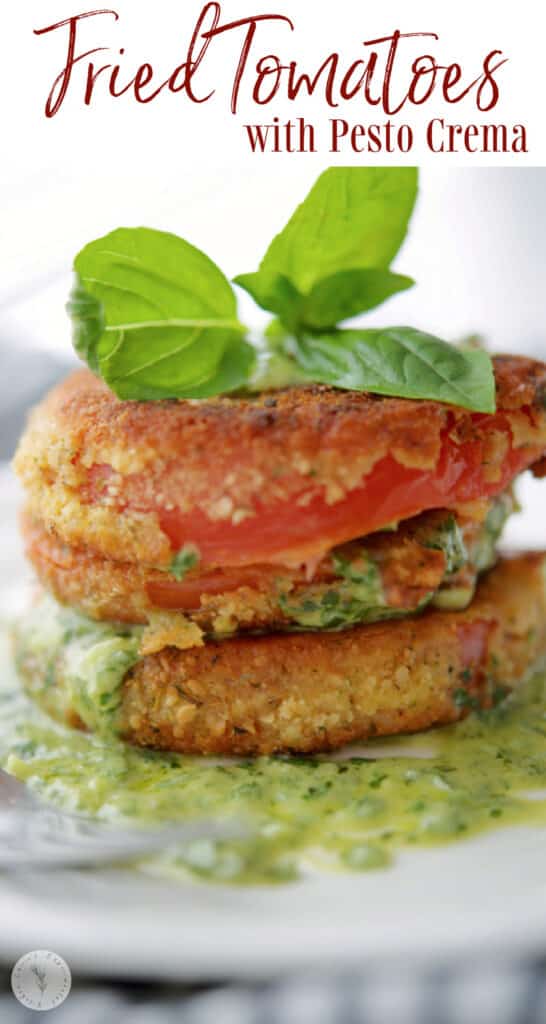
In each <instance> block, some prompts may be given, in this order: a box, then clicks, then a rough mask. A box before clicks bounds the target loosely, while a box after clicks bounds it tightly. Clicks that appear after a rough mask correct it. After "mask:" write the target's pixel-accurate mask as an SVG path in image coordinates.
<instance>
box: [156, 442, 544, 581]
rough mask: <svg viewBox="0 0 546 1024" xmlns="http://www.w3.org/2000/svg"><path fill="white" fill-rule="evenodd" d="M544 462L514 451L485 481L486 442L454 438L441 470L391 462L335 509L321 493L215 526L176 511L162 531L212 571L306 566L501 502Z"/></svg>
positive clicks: (163, 516)
mask: <svg viewBox="0 0 546 1024" xmlns="http://www.w3.org/2000/svg"><path fill="white" fill-rule="evenodd" d="M536 458H537V455H536V452H535V453H534V454H531V453H530V451H529V449H513V448H510V449H509V450H508V453H507V456H506V458H505V460H504V463H503V466H502V470H501V474H500V477H499V478H498V479H497V480H495V481H494V482H491V481H487V480H486V479H485V478H484V467H483V464H482V445H481V442H479V441H478V442H470V443H467V444H465V445H464V446H461V445H457V444H455V443H454V442H453V441H450V439H449V438H446V439H445V440H444V444H443V447H442V451H441V456H440V459H439V462H438V465H437V466H436V468H435V469H434V470H419V469H409V468H407V467H406V466H402V465H400V463H398V462H397V461H396V460H395V459H394V458H393V457H392V456H390V455H389V456H387V457H386V458H384V459H381V461H380V462H378V463H377V464H376V466H375V467H374V468H373V469H372V471H371V472H370V473H369V474H368V476H367V477H366V478H365V480H364V481H363V482H362V484H361V485H360V487H357V488H355V489H354V490H352V491H351V492H350V494H348V495H347V497H346V498H345V499H344V500H343V501H340V502H337V503H336V504H334V505H328V504H327V503H326V501H325V499H324V497H323V496H322V495H320V494H317V495H316V496H314V497H312V498H311V500H310V501H309V502H308V503H307V504H305V505H302V506H300V505H298V504H295V503H288V502H284V503H282V502H279V503H277V504H276V505H268V506H267V507H264V506H262V505H260V504H259V503H256V506H255V507H256V514H255V516H253V517H251V518H248V519H246V520H244V521H243V522H242V523H238V524H233V523H231V522H229V521H226V520H221V521H217V522H213V521H211V520H210V519H208V517H207V516H205V515H204V514H203V513H202V512H200V511H199V510H192V512H190V513H189V514H187V515H183V514H181V513H180V512H179V511H177V510H176V509H174V510H169V511H167V510H161V511H160V524H161V528H162V530H163V531H164V532H165V533H166V534H167V536H168V537H169V539H170V541H171V543H172V545H173V548H175V549H179V548H180V547H182V546H183V544H185V543H187V542H189V541H191V542H192V543H194V544H196V545H197V547H198V548H199V550H200V552H201V559H202V562H203V563H205V564H208V565H222V566H235V565H251V564H253V563H256V562H277V563H280V564H286V565H298V564H301V563H302V562H305V561H306V560H308V559H313V558H316V557H321V556H322V555H324V554H325V553H326V552H327V551H329V550H330V549H331V548H332V547H334V546H336V545H338V544H342V543H344V542H346V541H348V540H352V539H354V538H355V537H360V536H364V535H366V534H368V533H373V532H374V531H375V530H379V529H381V528H383V527H385V526H387V525H388V524H389V523H392V522H398V521H399V520H402V519H409V518H410V517H411V516H414V515H418V514H419V513H420V512H423V511H425V510H427V509H431V508H452V507H454V506H456V505H461V504H465V503H467V502H471V501H476V500H477V499H480V498H488V497H493V496H494V495H495V494H498V493H500V492H501V491H503V490H504V489H505V488H506V487H507V486H508V484H509V483H510V481H511V480H512V479H513V478H514V476H515V475H516V474H517V473H519V472H521V470H523V469H524V468H526V467H527V466H528V465H530V464H531V463H532V462H533V461H535V459H536Z"/></svg>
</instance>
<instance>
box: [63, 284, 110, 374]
mask: <svg viewBox="0 0 546 1024" xmlns="http://www.w3.org/2000/svg"><path fill="white" fill-rule="evenodd" d="M66 311H67V313H68V315H69V317H70V319H71V320H72V343H73V345H74V348H75V349H76V352H77V353H78V355H79V357H80V359H83V360H84V362H86V363H88V364H89V367H90V368H91V369H92V370H93V372H94V373H98V372H99V362H98V358H97V344H98V341H99V338H100V336H101V334H102V332H103V331H104V328H105V326H106V325H105V323H104V313H103V309H102V306H101V304H100V302H99V301H98V299H95V298H93V296H92V295H89V293H88V292H86V291H85V288H83V287H82V285H81V284H80V282H79V280H76V282H75V283H74V287H73V288H72V291H71V292H70V298H69V300H68V302H67V304H66Z"/></svg>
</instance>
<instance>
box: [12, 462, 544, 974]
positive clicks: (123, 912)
mask: <svg viewBox="0 0 546 1024" xmlns="http://www.w3.org/2000/svg"><path fill="white" fill-rule="evenodd" d="M525 491H526V492H527V493H526V495H525V499H524V500H525V501H530V502H533V503H534V510H535V511H534V515H533V516H531V514H527V515H526V516H523V517H521V518H520V519H519V521H518V520H516V521H515V523H514V524H513V525H511V527H510V533H509V540H510V543H511V544H517V543H518V542H519V543H525V544H526V545H527V546H540V544H541V535H542V532H543V529H542V522H541V519H542V516H541V513H540V508H541V500H542V499H541V497H540V491H539V490H538V486H537V485H534V484H533V483H532V482H527V481H526V482H525ZM0 497H1V499H2V500H1V507H2V513H3V514H2V523H1V525H0V582H1V586H0V614H1V613H2V611H3V610H5V609H13V606H14V604H15V603H16V601H17V599H18V598H17V596H18V594H20V592H21V588H22V584H24V582H25V580H28V578H29V575H30V574H29V571H28V569H26V568H25V565H24V562H23V559H22V555H21V550H20V545H19V543H18V539H17V530H16V526H15V507H16V504H17V500H18V499H17V492H16V488H15V486H14V484H13V482H12V481H11V479H10V478H9V476H8V475H7V474H6V473H5V472H4V473H0ZM530 507H532V506H530ZM542 507H543V505H542ZM545 947H546V831H544V830H538V829H529V828H520V829H515V828H514V829H510V830H506V831H504V832H503V831H499V832H496V833H493V834H490V835H487V836H485V837H480V838H478V839H474V840H470V841H467V842H461V843H458V844H456V845H452V846H450V847H446V848H444V849H438V850H420V851H412V852H411V853H409V852H408V853H404V854H402V855H401V856H400V857H399V859H398V861H397V863H396V865H395V867H393V868H391V869H389V870H386V871H378V872H372V873H370V874H364V875H356V874H355V875H332V876H322V875H314V876H309V877H307V878H306V879H304V880H303V881H301V882H299V883H296V884H290V885H286V886H279V887H277V886H276V887H271V888H270V887H260V888H258V887H251V888H231V887H227V886H217V885H205V884H202V883H198V882H195V883H193V882H187V883H183V884H176V885H174V884H170V883H166V882H163V881H156V880H155V879H152V878H147V877H144V876H141V875H135V874H130V873H127V872H121V871H104V872H100V873H99V872H67V871H64V872H62V873H60V872H59V873H56V874H55V873H50V874H49V875H46V874H44V873H39V874H38V873H36V874H33V875H22V874H21V875H20V876H17V877H11V878H4V879H2V880H1V881H0V957H1V958H2V959H6V960H8V961H9V960H15V959H16V958H17V957H18V956H19V955H20V954H21V952H24V951H27V950H31V949H36V948H42V949H43V948H49V949H53V950H55V951H56V952H58V953H60V954H61V955H62V956H64V957H65V959H66V960H67V961H68V963H69V964H70V966H71V967H72V968H73V969H74V970H77V971H79V972H100V973H101V974H103V975H108V974H112V975H114V974H115V975H123V976H125V977H128V976H136V977H138V978H150V979H151V978H165V979H182V980H196V979H200V978H209V979H210V978H225V977H228V976H229V977H238V978H248V977H268V976H272V975H274V974H276V973H278V972H279V971H282V970H286V969H296V968H299V967H309V966H312V967H320V966H323V965H324V966H328V967H330V968H333V967H338V968H347V967H349V966H354V965H356V964H362V963H363V962H365V961H366V962H370V961H372V960H373V961H377V960H381V961H382V962H383V963H384V962H386V961H388V960H389V959H390V958H402V959H403V960H404V961H405V962H407V961H408V960H409V959H414V958H419V959H423V958H425V959H427V960H431V959H432V958H434V959H438V958H444V957H448V956H449V957H452V956H459V955H460V956H463V955H464V956H467V955H473V954H478V953H482V952H485V951H487V952H490V953H493V952H504V953H507V954H510V955H516V954H520V953H522V954H523V953H529V952H531V953H537V954H538V953H540V952H543V951H544V948H545Z"/></svg>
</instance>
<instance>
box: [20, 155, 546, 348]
mask: <svg viewBox="0 0 546 1024" xmlns="http://www.w3.org/2000/svg"><path fill="white" fill-rule="evenodd" d="M316 174H317V169H316V168H315V167H310V166H308V167H307V168H304V167H303V165H299V166H294V169H290V170H288V169H287V168H286V167H279V169H277V170H273V169H271V166H270V165H269V166H264V167H263V168H262V169H261V170H260V173H259V174H257V173H255V172H254V171H253V170H252V169H251V168H250V167H249V166H248V165H246V166H245V167H234V166H229V167H228V168H225V169H221V168H213V167H208V166H203V165H200V166H199V167H197V168H196V167H188V168H186V169H184V168H181V169H180V170H178V169H177V170H176V173H175V172H174V171H173V169H172V168H163V169H162V171H161V173H159V172H158V173H157V174H154V175H153V176H152V175H151V174H143V173H140V174H139V173H138V170H136V171H135V173H134V174H133V175H132V176H131V178H130V180H128V179H127V176H126V173H125V171H123V172H122V171H120V172H119V173H116V171H115V168H114V169H112V168H108V170H107V171H104V172H103V176H102V177H101V176H100V175H97V174H94V175H93V176H92V177H90V176H88V175H86V174H85V173H82V174H81V175H79V176H78V177H77V178H76V177H73V178H72V177H69V176H67V177H66V178H64V177H63V173H62V170H60V171H59V173H58V174H56V175H55V176H53V175H51V177H50V178H47V177H46V178H39V179H38V178H36V179H35V180H34V181H29V180H28V178H27V179H25V180H21V181H20V182H12V183H11V184H10V186H9V187H8V194H7V195H6V194H5V190H4V201H5V202H6V206H5V207H4V210H3V214H2V245H1V251H0V317H1V320H0V352H1V349H3V348H4V347H5V346H8V345H10V346H14V345H15V346H17V347H18V348H19V347H21V346H32V347H36V346H37V347H39V348H42V349H47V350H51V351H56V352H59V353H61V352H64V353H66V354H68V353H69V352H70V329H69V323H68V320H67V317H66V314H65V312H64V303H65V301H66V298H67V294H68V290H69V287H70V268H71V262H72V259H73V256H74V255H75V253H76V252H77V251H78V249H79V248H81V246H82V245H84V244H85V243H86V242H87V241H89V240H90V239H91V238H96V237H98V236H100V235H101V234H103V233H105V232H107V231H109V230H111V229H112V228H114V227H117V226H119V225H138V224H147V225H150V226H153V227H157V228H163V229H167V230H170V231H174V232H177V233H179V234H181V235H183V236H185V237H186V238H188V239H189V240H190V241H191V242H192V243H194V244H195V245H197V246H199V247H200V248H202V249H204V250H205V251H206V252H207V253H208V255H209V256H211V257H212V258H213V259H214V260H216V262H217V263H218V264H219V265H220V266H221V267H222V269H223V270H224V272H225V273H226V274H227V275H228V276H230V277H231V276H234V275H235V274H237V273H242V272H245V271H250V270H254V269H256V267H257V264H258V262H259V260H260V258H261V256H262V255H263V252H264V251H265V248H266V247H267V244H268V243H269V241H270V240H271V238H272V237H273V235H274V233H275V232H276V231H278V230H279V229H280V228H281V227H282V226H283V224H284V223H285V222H286V220H287V218H288V217H289V215H290V213H291V212H292V210H293V209H294V207H295V205H296V204H297V202H299V201H300V200H301V199H302V198H303V196H304V195H305V193H306V191H307V189H308V188H309V186H310V185H311V183H312V182H313V181H314V179H315V177H316ZM545 240H546V168H526V169H512V168H483V169H481V168H480V169H473V168H455V167H451V168H446V169H442V170H440V169H436V168H433V167H430V166H429V167H426V168H424V169H423V170H422V172H421V187H420V196H419V200H418V205H417V208H416V210H415V213H414V216H413V220H412V222H411V226H410V232H409V235H408V238H407V240H406V242H405V244H404V246H403V249H402V250H401V251H400V253H399V255H398V257H397V259H396V261H395V264H394V266H395V268H396V269H398V270H400V271H401V272H403V273H407V274H409V275H410V276H412V277H414V278H415V279H416V281H417V286H416V287H415V288H413V289H412V290H411V291H409V292H407V293H403V294H401V295H399V296H397V297H395V298H393V299H391V300H390V301H389V302H388V303H386V304H385V305H384V306H382V307H380V308H379V309H378V310H377V311H375V312H374V313H373V314H369V315H368V316H367V318H366V320H367V322H368V323H369V324H370V325H371V324H373V323H376V324H379V323H384V324H388V323H390V324H395V323H408V324H411V325H414V326H417V327H421V328H423V329H426V330H430V331H433V332H436V333H438V334H440V335H441V336H443V337H446V338H449V339H452V338H457V337H459V336H460V335H463V334H465V333H468V332H479V333H480V334H483V335H484V336H485V337H486V338H487V339H488V341H489V343H490V345H491V346H492V347H493V348H494V349H499V350H505V351H506V350H513V351H517V352H529V353H530V352H533V353H540V352H542V353H543V355H546V326H545V319H546V318H545V306H546V241H545ZM240 299H241V314H242V317H243V320H245V322H247V323H249V324H250V325H251V326H259V325H260V324H261V323H262V322H263V316H264V314H262V313H261V312H260V311H259V310H258V309H257V308H256V307H254V306H253V304H252V302H251V300H250V299H248V298H247V297H246V296H245V295H244V294H243V293H240Z"/></svg>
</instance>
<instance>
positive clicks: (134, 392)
mask: <svg viewBox="0 0 546 1024" xmlns="http://www.w3.org/2000/svg"><path fill="white" fill-rule="evenodd" d="M74 269H75V271H76V284H75V287H74V289H73V292H72V295H71V301H70V302H69V304H68V312H69V314H70V316H71V317H72V321H73V340H74V345H75V348H76V350H77V351H78V352H79V353H80V355H82V356H83V357H84V359H86V361H87V362H88V364H89V366H90V367H91V369H93V370H94V371H95V372H98V373H100V375H101V376H102V377H103V379H104V380H105V381H106V383H107V384H109V386H110V387H111V388H112V390H113V391H115V392H116V394H117V395H118V396H119V397H120V398H136V399H148V398H182V397H185V396H186V395H187V394H188V393H189V392H190V391H192V389H193V390H194V389H196V388H202V387H204V386H206V385H207V383H208V382H210V381H211V380H212V379H213V378H214V377H215V376H216V374H217V373H218V371H219V368H220V365H221V362H222V359H223V356H224V354H225V352H226V349H228V348H230V347H231V346H236V345H237V344H238V342H239V340H240V334H241V332H243V330H244V329H243V328H242V326H241V325H240V324H239V322H238V320H237V309H236V300H235V295H234V293H233V291H232V288H231V286H230V284H229V282H228V281H227V279H226V278H225V277H224V275H223V274H222V272H221V271H220V270H219V269H218V267H217V266H216V265H215V264H214V263H213V262H212V261H211V260H210V259H209V258H208V257H207V256H205V254H204V253H202V252H201V251H200V250H199V249H196V248H195V247H194V246H192V245H190V244H189V243H188V242H185V241H184V240H183V239H182V238H178V237H177V236H176V235H171V234H168V233H166V232H162V231H154V230H152V229H150V228H119V229H118V230H117V231H113V232H112V233H111V234H109V235H106V236H105V237H104V238H100V239H97V240H96V241H94V242H91V243H90V244H89V245H87V246H86V247H85V248H84V249H82V251H81V252H80V253H79V254H78V256H77V257H76V260H75V264H74ZM237 386H238V385H237Z"/></svg>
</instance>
